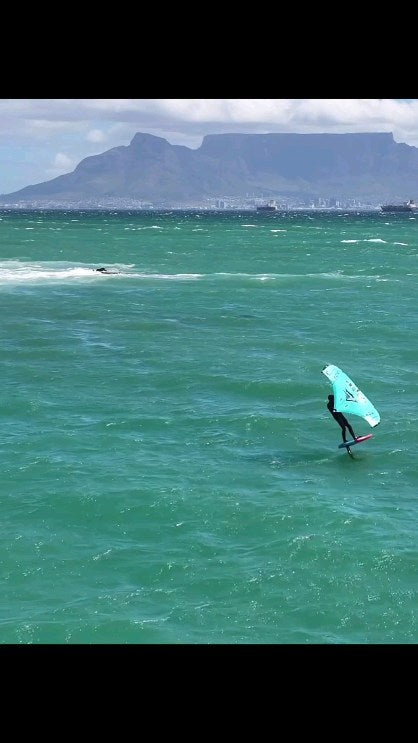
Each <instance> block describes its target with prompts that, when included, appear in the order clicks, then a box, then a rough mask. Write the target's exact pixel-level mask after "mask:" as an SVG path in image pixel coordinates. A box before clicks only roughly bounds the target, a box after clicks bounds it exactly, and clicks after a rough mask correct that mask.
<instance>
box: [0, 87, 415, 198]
mask: <svg viewBox="0 0 418 743" xmlns="http://www.w3.org/2000/svg"><path fill="white" fill-rule="evenodd" d="M137 132H147V133H149V134H154V135H156V136H158V137H164V139H166V140H167V141H168V142H170V144H180V145H185V146H186V147H191V148H193V149H196V148H197V147H199V146H200V144H201V142H202V138H203V137H204V135H205V134H222V133H224V132H246V133H254V134H263V133H268V132H295V133H301V134H304V133H319V132H328V133H350V132H393V135H394V138H395V141H396V142H405V143H406V144H410V145H414V146H415V147H418V101H417V100H415V99H414V100H410V99H389V98H383V99H378V98H371V99H366V98H351V99H349V98H342V99H337V98H325V99H324V98H321V99H320V98H316V99H312V98H309V99H308V98H299V99H288V98H286V99H284V98H269V99H249V98H248V99H230V98H228V99H226V98H222V99H202V98H196V99H190V98H187V99H185V98H181V99H143V98H133V99H59V98H56V99H2V100H0V166H1V167H0V193H10V192H12V191H16V190H18V189H20V188H23V187H24V186H28V185H32V184H35V183H41V182H42V181H47V180H50V179H51V178H55V177H56V176H57V175H62V174H63V173H70V172H71V171H72V170H74V168H75V167H76V165H78V163H79V162H80V161H81V160H82V159H83V158H85V157H88V156H90V155H97V154H99V153H101V152H105V151H106V150H109V149H110V148H112V147H119V146H120V145H129V143H130V141H131V139H132V137H133V136H134V135H135V134H136V133H137Z"/></svg>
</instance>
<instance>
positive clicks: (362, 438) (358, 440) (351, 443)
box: [338, 433, 373, 449]
mask: <svg viewBox="0 0 418 743" xmlns="http://www.w3.org/2000/svg"><path fill="white" fill-rule="evenodd" d="M372 438H373V434H372V433H368V434H367V436H358V438H356V439H353V440H352V441H343V443H342V444H339V445H338V448H339V449H344V448H345V449H348V447H349V446H354V444H361V443H362V441H367V440H368V439H372Z"/></svg>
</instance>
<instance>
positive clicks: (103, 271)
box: [94, 268, 111, 273]
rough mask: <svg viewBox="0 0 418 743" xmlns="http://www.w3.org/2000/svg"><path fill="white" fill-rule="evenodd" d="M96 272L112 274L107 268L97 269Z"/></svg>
mask: <svg viewBox="0 0 418 743" xmlns="http://www.w3.org/2000/svg"><path fill="white" fill-rule="evenodd" d="M94 270H95V271H98V272H99V273H111V272H110V271H108V270H107V268H95V269H94Z"/></svg>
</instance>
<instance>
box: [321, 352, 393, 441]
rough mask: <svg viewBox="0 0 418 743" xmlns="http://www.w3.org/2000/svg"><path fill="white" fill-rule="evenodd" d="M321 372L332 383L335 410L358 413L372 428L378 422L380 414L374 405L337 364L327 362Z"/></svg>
mask: <svg viewBox="0 0 418 743" xmlns="http://www.w3.org/2000/svg"><path fill="white" fill-rule="evenodd" d="M322 373H323V374H325V376H326V377H328V379H329V381H330V382H331V384H332V389H333V392H334V408H335V410H338V411H339V412H340V413H351V414H352V415H359V416H360V417H361V418H364V420H366V421H367V423H368V424H369V425H370V426H371V427H372V428H374V426H377V424H378V423H380V415H379V413H378V412H377V410H376V408H375V407H374V405H372V403H371V402H370V400H368V399H367V397H366V395H364V394H363V393H362V392H361V390H359V388H358V387H356V385H355V384H354V382H353V381H352V380H351V379H350V377H348V376H347V374H346V373H345V372H343V371H342V370H341V369H339V368H338V366H334V364H328V366H325V367H324V369H322Z"/></svg>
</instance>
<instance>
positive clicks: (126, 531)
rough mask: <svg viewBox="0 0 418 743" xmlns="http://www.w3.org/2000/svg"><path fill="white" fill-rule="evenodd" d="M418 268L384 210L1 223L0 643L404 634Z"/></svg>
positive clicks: (417, 419) (401, 637) (413, 557)
mask: <svg viewBox="0 0 418 743" xmlns="http://www.w3.org/2000/svg"><path fill="white" fill-rule="evenodd" d="M102 266H104V267H106V268H108V270H109V271H112V272H115V273H112V274H101V273H100V272H97V271H96V270H95V269H96V268H99V267H102ZM417 275H418V219H415V218H414V217H413V216H410V215H408V214H397V215H388V214H380V213H377V212H374V213H369V214H366V213H354V212H351V213H347V214H346V213H343V212H332V213H331V212H328V213H326V212H309V213H308V212H307V213H303V212H295V213H279V212H277V213H275V214H272V215H261V214H257V213H250V212H243V213H209V212H200V213H199V212H166V213H163V212H160V213H159V212H155V213H153V212H45V211H44V212H11V211H2V212H0V302H1V323H0V348H1V407H0V412H1V429H0V466H1V485H0V498H1V516H2V518H1V522H0V523H1V526H0V529H1V543H0V554H1V566H0V580H1V598H0V643H2V644H17V643H22V644H40V643H43V644H71V643H74V644H96V643H97V644H125V643H126V644H215V643H216V644H220V643H223V644H312V643H316V644H318V643H320V644H352V643H355V644H372V643H373V644H389V643H392V644H393V643H416V642H417V639H418V634H417V608H418V607H417V589H416V586H417V547H418V532H417V517H418V507H417V503H418V460H417V456H416V450H417V445H418V383H417V370H418V347H417V340H416V339H417ZM328 363H332V364H336V365H337V366H339V367H341V368H342V369H343V370H344V371H345V372H346V373H347V374H348V375H349V376H350V377H351V378H352V379H353V381H354V382H355V383H356V384H357V385H358V386H359V387H360V389H361V390H362V391H363V392H364V393H365V394H366V395H367V397H369V398H370V400H371V401H372V403H373V404H374V405H375V407H376V408H377V409H378V411H379V412H380V415H381V423H380V424H379V426H377V427H376V428H375V429H373V431H371V429H370V427H369V426H368V424H367V423H366V422H365V421H364V420H362V419H361V418H358V417H357V418H356V417H354V416H352V417H351V418H350V421H351V423H352V425H353V427H354V429H355V431H356V433H357V434H358V435H360V434H365V433H370V432H372V433H373V438H372V439H370V440H369V441H367V442H365V443H363V444H360V445H358V446H356V447H353V458H350V457H349V456H348V455H347V453H346V452H345V451H344V450H341V449H338V444H339V443H340V441H341V432H340V429H339V427H338V425H337V424H336V423H335V421H334V420H333V419H332V417H331V416H330V414H329V413H328V411H327V408H326V403H327V395H328V394H329V393H330V392H331V387H330V384H329V382H328V380H327V379H326V378H325V376H324V375H323V374H322V373H321V370H322V368H323V367H324V366H325V365H326V364H328Z"/></svg>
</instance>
